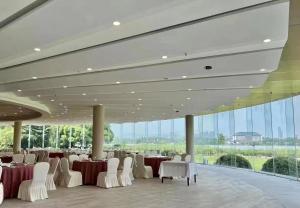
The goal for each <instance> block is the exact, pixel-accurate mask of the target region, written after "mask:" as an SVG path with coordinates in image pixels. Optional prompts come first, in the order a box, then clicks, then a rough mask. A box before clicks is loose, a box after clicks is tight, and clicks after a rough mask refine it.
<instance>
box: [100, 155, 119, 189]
mask: <svg viewBox="0 0 300 208" xmlns="http://www.w3.org/2000/svg"><path fill="white" fill-rule="evenodd" d="M118 165H119V159H118V158H111V159H109V160H108V161H107V171H106V172H100V173H99V174H98V177H97V186H100V187H102V188H112V187H117V186H119V182H118V176H117V173H118Z"/></svg>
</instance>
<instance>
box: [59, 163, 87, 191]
mask: <svg viewBox="0 0 300 208" xmlns="http://www.w3.org/2000/svg"><path fill="white" fill-rule="evenodd" d="M60 163H61V169H62V179H61V180H62V181H61V185H63V186H65V187H75V186H81V185H82V174H81V172H79V171H73V170H70V169H69V162H68V160H67V159H66V158H62V159H61V160H60Z"/></svg>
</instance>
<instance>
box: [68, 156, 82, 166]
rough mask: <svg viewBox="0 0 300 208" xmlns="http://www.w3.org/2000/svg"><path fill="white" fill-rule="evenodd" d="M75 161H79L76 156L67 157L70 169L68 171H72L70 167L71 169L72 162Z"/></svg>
mask: <svg viewBox="0 0 300 208" xmlns="http://www.w3.org/2000/svg"><path fill="white" fill-rule="evenodd" d="M75 160H77V161H80V159H79V156H78V155H69V168H70V169H72V167H73V162H74V161H75Z"/></svg>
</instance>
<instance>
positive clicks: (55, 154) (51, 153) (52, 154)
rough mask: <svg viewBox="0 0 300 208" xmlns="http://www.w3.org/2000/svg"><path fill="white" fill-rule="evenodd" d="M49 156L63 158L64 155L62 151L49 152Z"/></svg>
mask: <svg viewBox="0 0 300 208" xmlns="http://www.w3.org/2000/svg"><path fill="white" fill-rule="evenodd" d="M49 157H50V158H56V157H59V158H63V157H64V153H63V152H49Z"/></svg>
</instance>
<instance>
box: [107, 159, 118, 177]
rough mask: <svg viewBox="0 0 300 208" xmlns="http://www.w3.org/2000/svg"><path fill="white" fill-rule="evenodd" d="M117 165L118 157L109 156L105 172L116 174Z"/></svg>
mask: <svg viewBox="0 0 300 208" xmlns="http://www.w3.org/2000/svg"><path fill="white" fill-rule="evenodd" d="M118 166H119V159H118V158H110V159H108V161H107V174H117V172H118Z"/></svg>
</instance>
